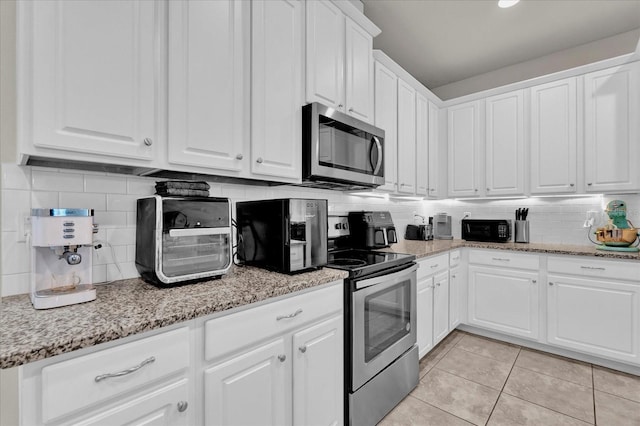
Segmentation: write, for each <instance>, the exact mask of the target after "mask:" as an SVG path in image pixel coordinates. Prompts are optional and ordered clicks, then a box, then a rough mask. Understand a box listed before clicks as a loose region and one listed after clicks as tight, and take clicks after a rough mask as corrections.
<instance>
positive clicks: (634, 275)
mask: <svg viewBox="0 0 640 426" xmlns="http://www.w3.org/2000/svg"><path fill="white" fill-rule="evenodd" d="M548 270H549V272H550V273H560V274H570V275H578V276H583V277H592V278H611V279H620V280H629V281H636V282H637V281H640V262H637V261H629V262H615V261H610V260H596V259H593V258H589V257H576V258H575V259H574V258H564V257H550V258H549V260H548Z"/></svg>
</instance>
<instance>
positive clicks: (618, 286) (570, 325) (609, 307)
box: [547, 274, 640, 364]
mask: <svg viewBox="0 0 640 426" xmlns="http://www.w3.org/2000/svg"><path fill="white" fill-rule="evenodd" d="M548 280H549V285H548V286H547V305H548V308H547V309H548V314H547V315H548V323H547V327H548V330H547V336H548V341H549V343H550V344H553V345H556V346H562V347H564V348H569V349H574V350H578V351H581V352H586V353H589V354H593V355H598V356H603V357H606V358H610V359H616V360H620V361H626V362H633V363H636V364H638V363H640V288H639V287H638V285H637V284H625V283H621V282H613V281H605V280H600V279H597V280H596V279H593V280H592V279H584V278H573V277H566V276H561V275H552V274H550V275H549V277H548Z"/></svg>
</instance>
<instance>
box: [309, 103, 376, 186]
mask: <svg viewBox="0 0 640 426" xmlns="http://www.w3.org/2000/svg"><path fill="white" fill-rule="evenodd" d="M302 180H303V185H306V186H313V187H318V188H336V187H338V188H341V189H362V188H375V187H376V186H379V185H382V184H384V130H382V129H378V128H377V127H374V126H372V125H370V124H368V123H365V122H364V121H360V120H357V119H355V118H353V117H351V116H349V115H346V114H343V113H341V112H339V111H336V110H335V109H333V108H329V107H326V106H324V105H322V104H319V103H317V102H316V103H312V104H308V105H305V106H304V107H302Z"/></svg>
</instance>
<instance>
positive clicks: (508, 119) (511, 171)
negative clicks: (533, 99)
mask: <svg viewBox="0 0 640 426" xmlns="http://www.w3.org/2000/svg"><path fill="white" fill-rule="evenodd" d="M485 102H486V104H485V106H486V138H485V141H486V145H485V147H486V162H485V182H486V189H487V192H486V195H489V196H491V195H523V194H524V92H523V91H522V90H518V91H515V92H510V93H505V94H502V95H497V96H491V97H489V98H487V99H486V101H485Z"/></svg>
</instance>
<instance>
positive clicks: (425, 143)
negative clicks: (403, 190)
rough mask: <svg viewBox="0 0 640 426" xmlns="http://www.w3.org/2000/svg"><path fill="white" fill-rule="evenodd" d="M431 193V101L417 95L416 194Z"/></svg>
mask: <svg viewBox="0 0 640 426" xmlns="http://www.w3.org/2000/svg"><path fill="white" fill-rule="evenodd" d="M428 193H429V101H428V100H427V98H425V97H424V96H423V95H422V94H420V93H417V94H416V194H419V195H427V194H428Z"/></svg>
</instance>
